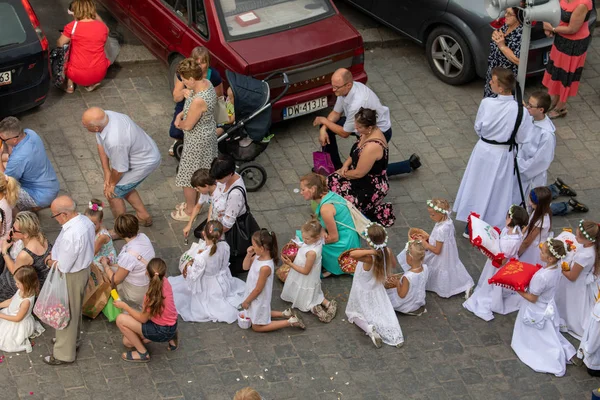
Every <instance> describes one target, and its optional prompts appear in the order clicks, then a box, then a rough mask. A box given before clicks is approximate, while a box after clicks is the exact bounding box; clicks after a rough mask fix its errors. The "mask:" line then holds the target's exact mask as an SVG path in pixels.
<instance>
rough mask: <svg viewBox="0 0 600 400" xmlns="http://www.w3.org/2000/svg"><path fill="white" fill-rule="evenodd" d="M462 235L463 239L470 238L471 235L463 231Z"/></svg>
mask: <svg viewBox="0 0 600 400" xmlns="http://www.w3.org/2000/svg"><path fill="white" fill-rule="evenodd" d="M463 237H464V238H465V239H471V237H470V236H469V234H468V233H467V232H463Z"/></svg>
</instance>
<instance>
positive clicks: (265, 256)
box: [242, 229, 306, 332]
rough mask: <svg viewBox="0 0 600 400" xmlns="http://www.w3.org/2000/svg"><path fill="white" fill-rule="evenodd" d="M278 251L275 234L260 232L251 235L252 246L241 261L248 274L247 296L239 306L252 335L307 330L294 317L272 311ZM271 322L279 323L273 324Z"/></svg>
mask: <svg viewBox="0 0 600 400" xmlns="http://www.w3.org/2000/svg"><path fill="white" fill-rule="evenodd" d="M278 253H279V248H278V247H277V237H276V236H275V233H274V232H271V231H268V230H266V229H261V230H259V231H257V232H255V233H254V234H253V235H252V246H250V247H248V252H247V254H246V257H245V258H244V263H243V267H244V270H245V271H248V270H249V272H248V277H247V278H246V292H245V295H244V301H243V302H242V308H243V309H244V311H243V313H244V316H245V317H246V318H250V321H251V322H252V330H253V331H255V332H271V331H276V330H279V329H283V328H287V327H290V326H291V327H296V328H300V329H306V326H305V325H304V322H303V321H302V319H301V318H300V317H299V316H298V315H297V314H296V313H289V314H288V313H286V311H287V310H286V311H283V312H282V311H272V310H271V297H272V294H273V275H274V273H275V263H276V262H278V261H279V254H278ZM271 318H277V319H279V320H277V321H272V320H271Z"/></svg>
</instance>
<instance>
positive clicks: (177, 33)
mask: <svg viewBox="0 0 600 400" xmlns="http://www.w3.org/2000/svg"><path fill="white" fill-rule="evenodd" d="M170 31H171V33H172V34H173V36H175V37H176V38H178V37H179V36H181V32H182V31H181V29H179V28H177V27H176V26H174V25H171V29H170Z"/></svg>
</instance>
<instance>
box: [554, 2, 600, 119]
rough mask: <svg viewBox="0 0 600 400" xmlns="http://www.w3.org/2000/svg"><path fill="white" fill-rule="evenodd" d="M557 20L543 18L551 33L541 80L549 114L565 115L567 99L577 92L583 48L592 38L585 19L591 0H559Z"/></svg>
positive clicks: (583, 58) (584, 54)
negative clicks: (555, 22)
mask: <svg viewBox="0 0 600 400" xmlns="http://www.w3.org/2000/svg"><path fill="white" fill-rule="evenodd" d="M560 8H561V13H560V15H561V17H560V19H561V21H560V24H559V25H558V26H556V27H553V26H552V25H551V24H549V23H548V22H544V31H545V32H546V35H548V36H554V44H553V45H552V50H550V61H549V62H548V65H547V66H546V72H545V73H544V79H543V80H542V83H543V84H544V86H546V87H547V88H548V94H549V95H550V96H551V97H552V107H553V110H552V111H550V112H549V113H548V116H549V117H550V118H560V117H564V116H565V115H567V99H568V98H569V97H573V96H575V95H577V90H578V89H579V81H580V80H581V71H582V70H583V65H584V64H585V58H586V56H587V49H588V47H589V45H590V42H591V40H592V36H591V35H590V29H589V24H588V19H589V18H590V13H591V11H592V1H591V0H561V2H560Z"/></svg>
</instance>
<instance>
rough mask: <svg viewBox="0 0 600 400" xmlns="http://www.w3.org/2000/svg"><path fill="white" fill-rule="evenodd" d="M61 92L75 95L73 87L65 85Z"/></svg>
mask: <svg viewBox="0 0 600 400" xmlns="http://www.w3.org/2000/svg"><path fill="white" fill-rule="evenodd" d="M63 90H64V91H65V92H66V93H68V94H73V93H75V85H67V86H66V87H65V88H63Z"/></svg>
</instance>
